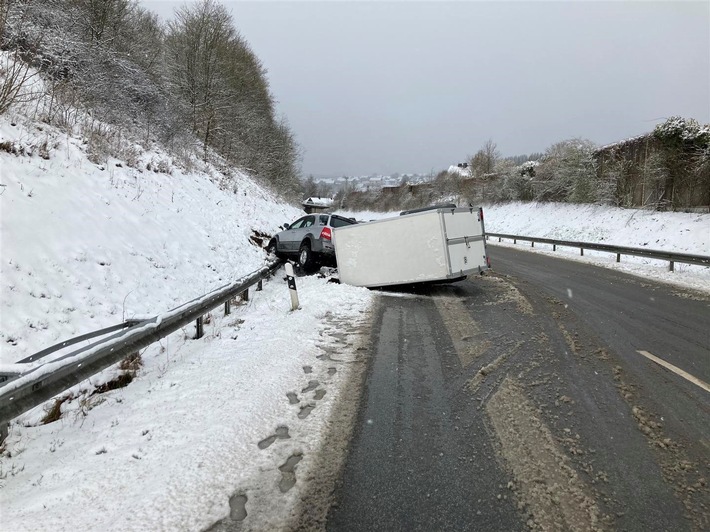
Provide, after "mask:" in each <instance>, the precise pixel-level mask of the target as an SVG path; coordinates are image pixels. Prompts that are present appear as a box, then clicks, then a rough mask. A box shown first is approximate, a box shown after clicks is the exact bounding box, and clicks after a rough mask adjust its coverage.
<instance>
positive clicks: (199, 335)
mask: <svg viewBox="0 0 710 532" xmlns="http://www.w3.org/2000/svg"><path fill="white" fill-rule="evenodd" d="M195 326H196V327H197V332H196V333H195V340H197V339H198V338H202V335H204V334H205V332H204V325H203V316H200V317H199V318H197V323H196V324H195Z"/></svg>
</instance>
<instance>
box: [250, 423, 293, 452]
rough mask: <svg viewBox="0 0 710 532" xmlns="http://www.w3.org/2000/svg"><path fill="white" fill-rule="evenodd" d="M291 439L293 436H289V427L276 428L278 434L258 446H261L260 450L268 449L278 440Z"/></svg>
mask: <svg viewBox="0 0 710 532" xmlns="http://www.w3.org/2000/svg"><path fill="white" fill-rule="evenodd" d="M290 437H291V436H289V434H288V427H286V426H281V427H277V428H276V434H272V435H271V436H269V437H268V438H264V439H263V440H261V441H260V442H259V443H258V444H257V445H258V446H259V449H266V448H267V447H270V446H271V444H273V443H274V442H275V441H276V440H287V439H289V438H290Z"/></svg>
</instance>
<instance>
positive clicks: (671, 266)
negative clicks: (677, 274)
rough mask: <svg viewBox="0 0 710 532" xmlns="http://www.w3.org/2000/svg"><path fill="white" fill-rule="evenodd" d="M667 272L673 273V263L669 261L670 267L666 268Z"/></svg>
mask: <svg viewBox="0 0 710 532" xmlns="http://www.w3.org/2000/svg"><path fill="white" fill-rule="evenodd" d="M668 271H670V272H673V271H675V262H673V261H670V266H669V267H668Z"/></svg>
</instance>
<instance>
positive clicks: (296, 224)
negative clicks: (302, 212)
mask: <svg viewBox="0 0 710 532" xmlns="http://www.w3.org/2000/svg"><path fill="white" fill-rule="evenodd" d="M307 219H308V216H304V217H303V218H299V219H298V220H296V221H295V222H293V223H292V224H291V225H290V226H289V229H300V228H301V227H303V224H304V222H305V221H306V220H307Z"/></svg>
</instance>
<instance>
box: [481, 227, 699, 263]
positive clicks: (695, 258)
mask: <svg viewBox="0 0 710 532" xmlns="http://www.w3.org/2000/svg"><path fill="white" fill-rule="evenodd" d="M486 237H487V238H489V239H490V238H491V237H494V238H498V242H500V241H501V240H502V239H503V238H505V239H507V240H512V241H513V243H514V244H517V242H518V240H522V241H523V242H531V243H532V247H535V243H540V244H551V245H552V251H555V250H556V249H557V246H564V247H571V248H579V249H580V254H581V255H584V250H585V249H592V250H594V251H605V252H607V253H615V254H616V262H621V255H632V256H635V257H647V258H650V259H659V260H667V261H668V262H669V263H670V266H669V270H670V271H674V270H675V263H676V262H680V263H683V264H696V265H700V266H710V257H708V256H706V255H693V254H690V253H675V252H672V251H662V250H658V249H644V248H632V247H626V246H614V245H611V244H597V243H594V242H574V241H570V240H555V239H553V238H538V237H536V236H520V235H506V234H501V233H486Z"/></svg>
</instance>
